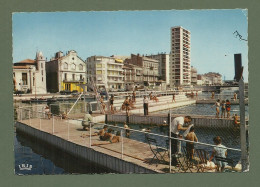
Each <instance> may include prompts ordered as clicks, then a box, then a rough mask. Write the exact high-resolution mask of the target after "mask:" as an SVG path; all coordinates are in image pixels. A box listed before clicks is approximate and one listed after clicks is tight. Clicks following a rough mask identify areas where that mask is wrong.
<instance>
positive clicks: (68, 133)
mask: <svg viewBox="0 0 260 187" xmlns="http://www.w3.org/2000/svg"><path fill="white" fill-rule="evenodd" d="M66 122H67V125H68V140H69V139H70V123H69V120H67V121H66Z"/></svg>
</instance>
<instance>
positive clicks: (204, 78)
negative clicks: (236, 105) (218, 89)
mask: <svg viewBox="0 0 260 187" xmlns="http://www.w3.org/2000/svg"><path fill="white" fill-rule="evenodd" d="M197 78H198V81H199V84H201V85H221V84H222V83H223V82H222V75H220V74H219V73H215V72H209V73H205V74H203V75H198V76H197Z"/></svg>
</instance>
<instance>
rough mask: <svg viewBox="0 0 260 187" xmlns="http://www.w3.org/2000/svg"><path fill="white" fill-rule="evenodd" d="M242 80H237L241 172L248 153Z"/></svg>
mask: <svg viewBox="0 0 260 187" xmlns="http://www.w3.org/2000/svg"><path fill="white" fill-rule="evenodd" d="M244 86H245V85H244V81H243V79H240V81H239V106H240V138H241V139H240V141H241V142H240V144H241V165H242V172H244V171H246V170H247V169H248V153H247V145H246V144H247V140H246V120H245V98H244V91H245V89H244Z"/></svg>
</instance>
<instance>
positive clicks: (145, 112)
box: [143, 96, 149, 116]
mask: <svg viewBox="0 0 260 187" xmlns="http://www.w3.org/2000/svg"><path fill="white" fill-rule="evenodd" d="M143 102H144V115H145V116H147V115H148V107H149V106H148V103H149V100H148V98H147V97H146V96H144V100H143Z"/></svg>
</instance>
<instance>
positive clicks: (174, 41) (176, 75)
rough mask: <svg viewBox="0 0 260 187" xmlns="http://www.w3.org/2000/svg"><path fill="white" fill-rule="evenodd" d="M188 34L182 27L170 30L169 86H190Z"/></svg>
mask: <svg viewBox="0 0 260 187" xmlns="http://www.w3.org/2000/svg"><path fill="white" fill-rule="evenodd" d="M190 72H191V63H190V32H189V31H188V30H186V29H184V28H182V27H179V26H178V27H172V28H171V54H170V86H171V87H174V86H181V85H190V84H191V73H190Z"/></svg>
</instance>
